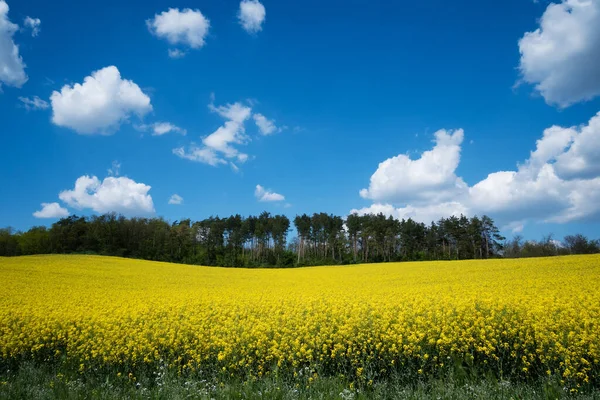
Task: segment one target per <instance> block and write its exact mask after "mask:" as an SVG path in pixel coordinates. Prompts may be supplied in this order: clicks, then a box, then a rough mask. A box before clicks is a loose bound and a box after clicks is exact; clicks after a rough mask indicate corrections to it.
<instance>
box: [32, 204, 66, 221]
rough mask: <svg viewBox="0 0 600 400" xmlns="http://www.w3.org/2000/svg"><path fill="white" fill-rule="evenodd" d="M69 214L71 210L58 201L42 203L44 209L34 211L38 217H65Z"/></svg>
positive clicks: (34, 214)
mask: <svg viewBox="0 0 600 400" xmlns="http://www.w3.org/2000/svg"><path fill="white" fill-rule="evenodd" d="M68 215H69V210H67V209H66V208H63V207H61V206H60V204H58V203H42V209H41V210H39V211H36V212H34V213H33V216H34V217H36V218H63V217H66V216H68Z"/></svg>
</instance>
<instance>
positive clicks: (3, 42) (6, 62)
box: [0, 0, 28, 88]
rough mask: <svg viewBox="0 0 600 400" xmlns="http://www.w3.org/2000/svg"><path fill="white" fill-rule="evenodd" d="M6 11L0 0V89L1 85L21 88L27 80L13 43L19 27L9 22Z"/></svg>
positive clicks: (6, 8) (2, 1)
mask: <svg viewBox="0 0 600 400" xmlns="http://www.w3.org/2000/svg"><path fill="white" fill-rule="evenodd" d="M8 10H9V8H8V4H6V2H5V1H4V0H0V88H1V86H2V84H5V85H8V86H14V87H21V86H23V84H24V83H25V82H27V79H28V78H27V74H26V73H25V63H24V62H23V58H21V56H20V55H19V46H17V45H16V44H15V42H14V41H13V35H14V33H15V32H16V31H18V30H19V26H18V25H17V24H13V23H12V22H10V20H9V19H8Z"/></svg>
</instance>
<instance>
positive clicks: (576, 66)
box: [519, 0, 600, 107]
mask: <svg viewBox="0 0 600 400" xmlns="http://www.w3.org/2000/svg"><path fill="white" fill-rule="evenodd" d="M519 50H520V52H521V60H520V65H519V68H520V70H521V74H522V79H523V81H525V82H527V83H530V84H534V85H535V88H536V90H537V91H538V92H540V94H541V95H542V96H543V97H544V99H545V100H546V103H548V104H556V105H558V106H560V107H568V106H569V105H571V104H573V103H576V102H579V101H585V100H590V99H592V98H594V97H596V96H597V95H599V94H600V69H599V68H598V64H599V63H600V0H565V1H563V2H562V3H560V4H555V3H551V4H549V5H548V7H547V8H546V10H545V12H544V14H543V15H542V17H541V19H540V21H539V28H537V29H536V30H535V31H533V32H527V33H525V35H524V36H523V37H522V38H521V39H520V40H519Z"/></svg>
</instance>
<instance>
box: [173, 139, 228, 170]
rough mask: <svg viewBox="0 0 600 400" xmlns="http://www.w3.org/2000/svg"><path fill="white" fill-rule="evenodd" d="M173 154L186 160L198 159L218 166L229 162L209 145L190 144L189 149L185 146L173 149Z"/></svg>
mask: <svg viewBox="0 0 600 400" xmlns="http://www.w3.org/2000/svg"><path fill="white" fill-rule="evenodd" d="M173 154H175V155H176V156H178V157H181V158H185V159H186V160H191V161H198V162H201V163H204V164H208V165H212V166H213V167H216V166H218V165H220V164H227V161H225V160H223V159H221V158H219V156H217V153H216V152H215V151H214V150H213V149H210V148H208V147H198V146H196V145H194V144H192V145H191V146H189V148H188V150H186V149H185V147H178V148H176V149H173Z"/></svg>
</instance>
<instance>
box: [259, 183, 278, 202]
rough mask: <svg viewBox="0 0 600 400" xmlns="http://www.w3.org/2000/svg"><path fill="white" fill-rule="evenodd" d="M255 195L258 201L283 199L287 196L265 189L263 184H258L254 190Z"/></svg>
mask: <svg viewBox="0 0 600 400" xmlns="http://www.w3.org/2000/svg"><path fill="white" fill-rule="evenodd" d="M254 196H255V197H256V198H257V199H258V201H283V200H285V197H284V196H283V195H281V194H279V193H275V192H271V191H270V190H267V189H265V188H264V187H262V186H261V185H256V189H255V190H254Z"/></svg>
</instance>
